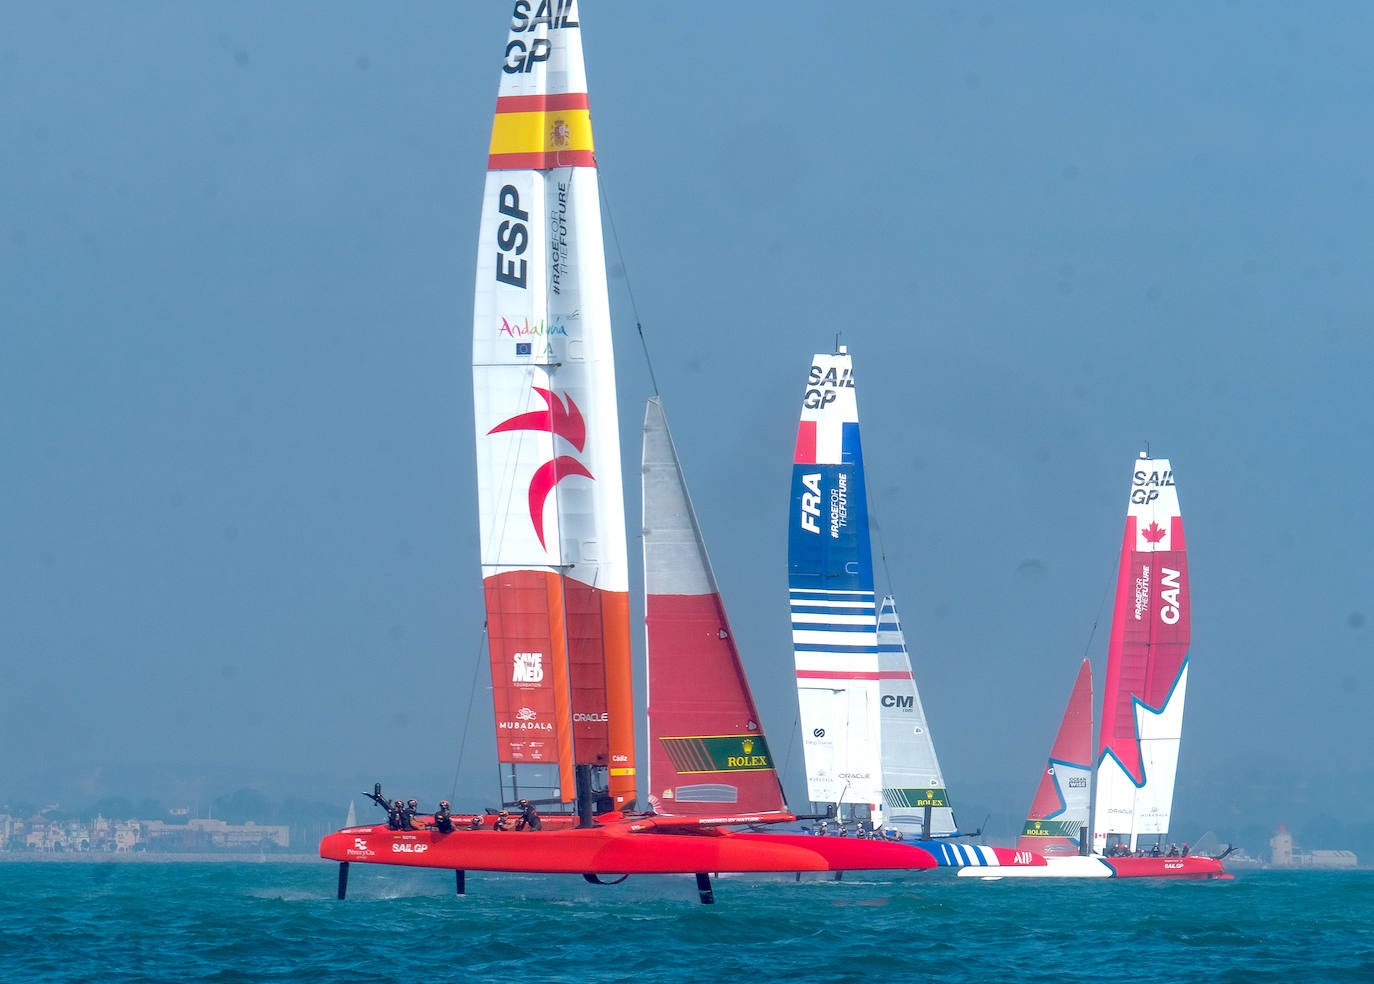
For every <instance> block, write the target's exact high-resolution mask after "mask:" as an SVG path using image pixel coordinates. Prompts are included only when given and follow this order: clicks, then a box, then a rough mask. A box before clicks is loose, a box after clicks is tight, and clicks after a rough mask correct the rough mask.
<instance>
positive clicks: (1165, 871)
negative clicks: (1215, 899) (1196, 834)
mask: <svg viewBox="0 0 1374 984" xmlns="http://www.w3.org/2000/svg"><path fill="white" fill-rule="evenodd" d="M1102 862H1103V863H1104V864H1105V865H1107V866H1108V867H1109V868H1111V869H1112V870H1113V871H1114V872H1116V877H1117V878H1230V877H1231V876H1230V875H1228V874H1227V873H1226V869H1224V868H1223V867H1222V866H1221V862H1220V861H1218V860H1217V859H1216V858H1199V857H1186V858H1103V859H1102Z"/></svg>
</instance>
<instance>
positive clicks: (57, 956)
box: [0, 861, 1374, 984]
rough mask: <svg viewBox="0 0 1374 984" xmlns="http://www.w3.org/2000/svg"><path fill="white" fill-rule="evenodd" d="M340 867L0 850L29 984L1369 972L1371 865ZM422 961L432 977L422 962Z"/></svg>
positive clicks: (10, 971) (1226, 977)
mask: <svg viewBox="0 0 1374 984" xmlns="http://www.w3.org/2000/svg"><path fill="white" fill-rule="evenodd" d="M336 872H337V868H336V866H335V865H333V864H330V863H327V862H322V861H321V862H302V863H294V864H284V863H273V862H267V863H251V862H248V863H190V862H186V863H156V862H146V861H145V862H114V861H107V862H99V861H92V862H80V863H56V862H14V863H5V864H0V979H3V980H5V981H7V982H20V981H47V982H51V981H100V982H106V984H108V982H123V981H181V982H189V981H223V982H231V981H256V980H268V981H270V980H290V981H366V980H379V981H388V980H394V979H404V980H407V981H409V980H412V979H423V980H425V981H469V982H478V981H495V980H500V979H513V978H514V979H519V980H522V981H546V980H547V981H553V980H557V981H579V982H588V984H594V982H602V981H616V982H622V984H623V982H626V981H655V982H660V981H662V982H678V981H683V982H687V981H690V982H694V984H706V982H713V981H717V980H741V981H778V980H786V981H825V982H828V984H830V982H846V981H891V982H901V981H912V980H922V981H924V980H929V981H941V982H944V981H949V982H973V981H977V982H990V981H1045V982H1054V984H1065V982H1074V981H1084V982H1087V981H1092V982H1114V981H1132V980H1135V981H1149V982H1152V984H1166V982H1173V981H1179V982H1183V981H1187V982H1193V981H1207V982H1236V984H1241V982H1244V984H1257V982H1270V981H1273V982H1279V981H1282V982H1284V984H1291V982H1295V981H1304V982H1305V981H1350V982H1356V981H1358V982H1370V981H1374V872H1313V871H1304V872H1277V871H1243V872H1241V873H1239V874H1238V875H1237V876H1236V878H1235V879H1234V880H1233V881H1225V882H1172V883H1171V882H1160V881H1149V880H1142V881H1068V882H1063V881H1024V880H1020V881H1018V880H1003V881H992V882H987V881H981V880H970V879H964V878H955V877H952V875H951V874H950V873H949V872H948V871H941V872H935V873H929V872H925V873H910V874H905V873H903V874H890V875H889V874H883V875H869V874H855V873H850V874H848V875H846V876H845V877H844V879H843V880H841V881H839V882H835V881H831V880H820V879H819V878H816V877H813V876H808V877H807V880H805V881H802V882H801V883H797V882H795V881H793V880H791V879H790V878H783V877H776V878H770V877H766V876H734V877H731V876H726V877H723V878H719V879H717V880H716V882H715V887H716V904H715V905H713V906H704V905H701V904H700V903H699V902H698V901H697V893H696V887H695V883H694V881H693V880H692V879H691V878H690V877H668V876H655V877H639V878H631V879H629V880H628V881H627V882H625V883H624V884H622V885H618V886H604V887H603V886H593V885H588V884H587V883H585V882H583V881H582V880H581V879H578V878H571V877H566V876H555V875H548V876H525V875H495V874H485V873H477V872H474V873H470V874H469V875H468V879H467V894H466V895H465V896H462V897H458V896H457V895H456V894H455V892H454V882H453V876H452V874H451V873H448V872H441V871H423V870H405V869H397V868H386V867H374V866H364V865H354V866H353V868H352V874H351V878H350V883H349V897H348V899H347V900H345V901H342V902H340V901H338V900H337V899H336V898H335V887H336ZM417 975H419V976H418V977H417Z"/></svg>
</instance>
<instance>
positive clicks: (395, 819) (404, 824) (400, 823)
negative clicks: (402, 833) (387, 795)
mask: <svg viewBox="0 0 1374 984" xmlns="http://www.w3.org/2000/svg"><path fill="white" fill-rule="evenodd" d="M386 825H387V826H388V827H390V828H391V829H392V830H409V829H410V818H409V817H408V816H406V808H405V807H404V806H403V805H402V804H400V803H393V804H392V805H391V808H390V809H388V810H387V811H386Z"/></svg>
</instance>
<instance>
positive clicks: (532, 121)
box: [491, 109, 593, 159]
mask: <svg viewBox="0 0 1374 984" xmlns="http://www.w3.org/2000/svg"><path fill="white" fill-rule="evenodd" d="M592 150H593V147H592V120H591V113H590V112H589V111H588V110H585V109H565V110H554V111H543V112H538V111H536V112H526V113H518V112H517V113H497V114H496V118H495V120H494V122H493V123H492V127H491V156H492V158H493V159H501V158H505V157H507V156H508V155H513V154H518V155H521V156H524V155H544V154H560V155H570V154H577V153H578V152H583V153H590V152H591V151H592Z"/></svg>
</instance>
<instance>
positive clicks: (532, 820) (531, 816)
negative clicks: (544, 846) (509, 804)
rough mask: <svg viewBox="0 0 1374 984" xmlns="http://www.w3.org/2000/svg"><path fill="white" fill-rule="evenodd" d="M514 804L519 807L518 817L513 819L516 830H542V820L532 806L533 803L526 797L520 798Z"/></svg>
mask: <svg viewBox="0 0 1374 984" xmlns="http://www.w3.org/2000/svg"><path fill="white" fill-rule="evenodd" d="M516 806H518V807H520V819H519V820H517V821H515V829H516V830H524V829H525V828H526V827H529V828H530V830H542V829H543V827H544V821H543V820H540V819H539V811H538V810H536V809H535V808H534V804H533V803H531V802H530V801H529V800H527V799H522V800H520V802H519V803H517V804H516Z"/></svg>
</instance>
